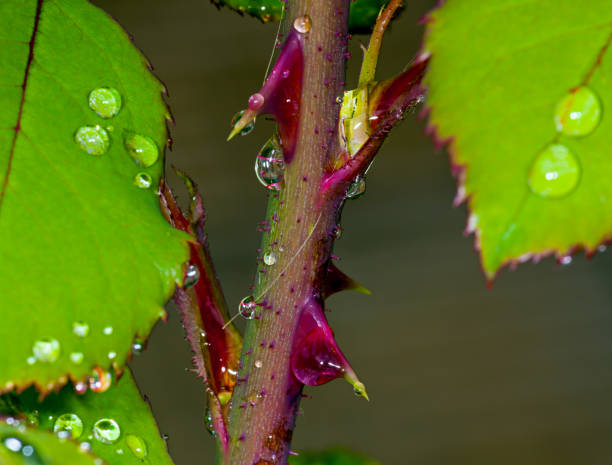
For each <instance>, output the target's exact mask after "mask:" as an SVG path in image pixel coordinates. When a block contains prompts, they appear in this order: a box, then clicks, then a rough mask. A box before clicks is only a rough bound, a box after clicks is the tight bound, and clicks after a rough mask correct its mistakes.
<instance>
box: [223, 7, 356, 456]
mask: <svg viewBox="0 0 612 465" xmlns="http://www.w3.org/2000/svg"><path fill="white" fill-rule="evenodd" d="M286 5H287V11H286V14H285V18H286V20H287V24H288V27H289V28H291V27H293V26H292V25H293V24H294V20H295V19H296V18H300V17H302V16H304V15H308V16H309V18H310V21H311V27H310V30H309V31H308V32H305V33H303V53H304V76H303V87H302V98H301V106H300V110H299V115H298V117H299V126H298V132H297V143H296V147H295V154H294V156H293V158H292V161H291V163H289V164H287V166H286V169H285V176H284V185H283V188H282V189H281V190H280V191H279V192H278V193H275V194H274V195H272V196H271V199H270V204H269V208H268V217H267V222H268V223H267V224H268V225H269V231H267V232H266V234H265V236H264V241H263V245H262V255H263V254H265V253H267V252H270V253H272V254H273V255H274V258H275V259H276V262H275V263H274V264H273V265H271V266H268V265H265V264H262V266H261V267H260V269H259V270H258V276H259V278H258V280H257V282H256V285H255V289H254V296H255V298H256V300H257V301H258V302H259V303H260V305H259V306H258V307H257V318H256V319H254V320H251V321H250V322H249V324H248V326H247V332H246V337H245V341H244V346H243V352H242V361H241V369H240V371H239V374H238V383H237V386H236V389H235V393H234V397H233V400H232V407H231V413H230V422H229V430H230V444H229V452H228V455H227V457H225V463H226V464H229V465H257V464H258V465H270V464H275V465H283V464H285V463H286V461H287V456H288V453H289V445H290V439H291V435H292V431H293V428H294V424H295V415H296V412H297V409H298V404H299V399H300V397H301V393H302V385H301V383H299V382H297V380H296V379H295V377H294V376H293V374H292V372H291V366H290V363H291V362H290V359H291V352H292V348H293V347H292V346H293V343H294V336H295V333H296V328H297V323H298V317H299V315H300V311H301V310H302V308H304V306H306V305H307V304H308V303H309V302H312V301H313V299H315V300H318V299H321V295H322V289H321V288H322V284H321V279H322V278H321V277H322V276H324V275H325V272H326V270H327V264H328V261H329V256H330V253H331V246H332V234H331V231H332V230H333V228H334V227H335V226H336V215H337V211H338V208H339V200H338V199H335V200H334V199H330V200H325V201H321V195H320V188H321V182H322V180H323V177H324V173H325V167H326V164H327V162H328V159H329V157H330V154H335V153H337V152H338V151H339V146H338V135H337V118H338V109H339V104H338V103H337V101H336V99H337V97H339V96H342V89H343V79H344V65H345V54H346V44H347V26H346V25H347V18H348V8H349V0H325V1H320V0H289V1H287V3H286ZM266 229H267V228H266ZM268 262H270V260H268Z"/></svg>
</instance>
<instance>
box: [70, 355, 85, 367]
mask: <svg viewBox="0 0 612 465" xmlns="http://www.w3.org/2000/svg"><path fill="white" fill-rule="evenodd" d="M70 361H71V362H72V363H76V364H77V365H78V364H80V363H82V362H83V353H82V352H72V353H71V354H70Z"/></svg>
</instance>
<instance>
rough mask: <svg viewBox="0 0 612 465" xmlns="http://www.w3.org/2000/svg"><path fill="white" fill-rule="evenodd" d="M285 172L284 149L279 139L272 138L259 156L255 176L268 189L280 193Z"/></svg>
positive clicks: (256, 161)
mask: <svg viewBox="0 0 612 465" xmlns="http://www.w3.org/2000/svg"><path fill="white" fill-rule="evenodd" d="M284 172H285V160H284V158H283V149H282V148H281V145H280V142H279V141H278V137H276V136H272V137H271V138H270V139H268V141H267V142H266V143H265V144H264V145H263V147H262V148H261V150H260V151H259V153H258V154H257V158H256V159H255V175H256V176H257V179H258V180H259V182H260V183H261V184H262V185H263V186H264V187H265V188H266V189H270V190H274V191H278V190H280V188H281V186H282V183H283V176H284Z"/></svg>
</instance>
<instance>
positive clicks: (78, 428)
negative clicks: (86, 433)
mask: <svg viewBox="0 0 612 465" xmlns="http://www.w3.org/2000/svg"><path fill="white" fill-rule="evenodd" d="M53 432H54V433H61V432H67V433H68V434H69V435H70V436H71V437H72V439H77V438H78V437H80V436H81V434H83V421H82V420H81V419H80V418H79V416H78V415H76V414H74V413H64V414H62V415H60V416H59V417H57V420H55V424H54V425H53Z"/></svg>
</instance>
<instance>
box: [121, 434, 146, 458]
mask: <svg viewBox="0 0 612 465" xmlns="http://www.w3.org/2000/svg"><path fill="white" fill-rule="evenodd" d="M125 442H126V444H127V446H128V448H129V449H130V450H131V451H132V454H134V457H136V458H137V459H139V460H143V459H144V458H145V457H146V456H147V444H146V443H145V442H144V439H142V438H141V437H140V436H136V435H134V434H128V435H127V436H126V437H125Z"/></svg>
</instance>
